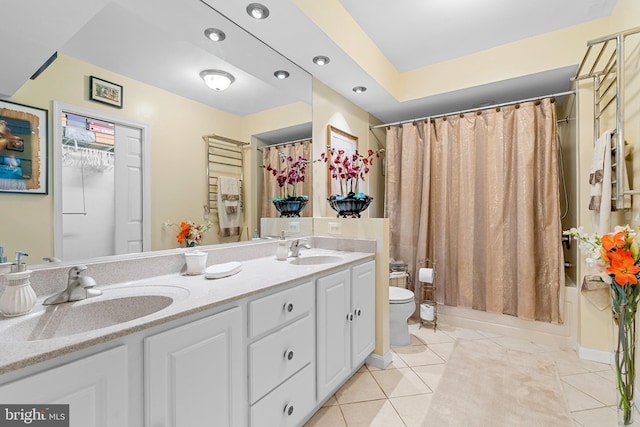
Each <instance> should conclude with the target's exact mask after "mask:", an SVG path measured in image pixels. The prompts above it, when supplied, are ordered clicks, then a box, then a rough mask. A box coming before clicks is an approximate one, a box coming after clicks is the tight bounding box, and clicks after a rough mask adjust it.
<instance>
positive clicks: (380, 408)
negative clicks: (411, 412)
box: [341, 399, 405, 427]
mask: <svg viewBox="0 0 640 427" xmlns="http://www.w3.org/2000/svg"><path fill="white" fill-rule="evenodd" d="M341 409H342V413H343V415H344V419H345V421H346V422H347V426H348V427H405V424H404V423H403V422H402V419H401V418H400V415H398V413H397V412H396V410H395V408H394V407H393V405H391V402H389V400H387V399H382V400H372V401H369V402H359V403H350V404H347V405H342V406H341Z"/></svg>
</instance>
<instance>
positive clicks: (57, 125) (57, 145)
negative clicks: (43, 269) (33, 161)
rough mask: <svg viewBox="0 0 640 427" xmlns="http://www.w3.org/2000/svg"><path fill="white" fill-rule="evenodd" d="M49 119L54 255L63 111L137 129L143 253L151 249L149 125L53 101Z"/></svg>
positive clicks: (57, 251)
mask: <svg viewBox="0 0 640 427" xmlns="http://www.w3.org/2000/svg"><path fill="white" fill-rule="evenodd" d="M52 110H53V115H52V117H51V121H52V129H53V137H52V141H53V144H52V145H53V156H52V163H51V169H52V171H53V186H52V188H53V252H54V256H56V257H60V256H61V255H62V121H61V120H60V118H61V117H62V112H63V111H64V112H67V113H71V114H77V115H79V116H85V117H90V118H93V119H96V120H103V121H106V122H110V123H114V124H116V125H122V126H127V127H130V128H137V129H140V132H141V137H142V250H143V251H144V252H147V251H150V250H151V155H150V153H149V126H148V125H146V124H144V123H139V122H134V121H131V120H127V119H123V118H121V117H117V116H112V115H110V114H106V113H103V112H99V111H95V110H91V109H88V108H84V107H79V106H77V105H73V104H67V103H64V102H60V101H53V109H52Z"/></svg>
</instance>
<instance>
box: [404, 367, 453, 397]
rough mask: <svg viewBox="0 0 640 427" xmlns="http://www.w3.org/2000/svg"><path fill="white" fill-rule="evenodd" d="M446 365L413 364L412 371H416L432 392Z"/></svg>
mask: <svg viewBox="0 0 640 427" xmlns="http://www.w3.org/2000/svg"><path fill="white" fill-rule="evenodd" d="M445 367H446V365H445V364H440V365H425V366H414V367H413V368H411V369H413V372H415V373H416V375H417V376H419V377H420V379H421V380H422V381H423V382H424V383H425V384H426V385H427V386H428V387H429V388H430V389H431V390H433V391H434V392H435V391H436V388H437V387H438V384H439V383H440V378H442V374H443V373H444V369H445Z"/></svg>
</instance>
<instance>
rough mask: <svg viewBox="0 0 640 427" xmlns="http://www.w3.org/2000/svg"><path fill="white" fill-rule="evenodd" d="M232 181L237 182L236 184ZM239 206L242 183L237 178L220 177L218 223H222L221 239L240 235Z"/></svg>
mask: <svg viewBox="0 0 640 427" xmlns="http://www.w3.org/2000/svg"><path fill="white" fill-rule="evenodd" d="M232 181H235V184H234V183H233V182H232ZM234 192H235V194H234ZM234 196H235V197H234ZM234 199H235V200H234ZM234 202H235V204H234ZM239 204H240V182H239V181H238V180H237V179H235V178H228V177H224V176H220V177H218V221H219V223H220V237H229V236H239V235H240V209H238V207H239ZM227 208H230V209H227Z"/></svg>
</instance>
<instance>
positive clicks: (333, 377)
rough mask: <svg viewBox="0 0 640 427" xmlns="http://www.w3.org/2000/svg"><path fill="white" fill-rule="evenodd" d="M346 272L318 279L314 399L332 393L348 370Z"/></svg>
mask: <svg viewBox="0 0 640 427" xmlns="http://www.w3.org/2000/svg"><path fill="white" fill-rule="evenodd" d="M350 279H351V275H350V271H349V270H344V271H340V272H337V273H334V274H330V275H328V276H325V277H321V278H319V279H318V281H317V283H316V289H317V309H316V313H317V319H318V321H317V325H318V326H317V327H318V360H317V365H318V399H320V400H321V399H322V398H324V397H325V396H326V395H327V394H328V393H330V392H332V391H333V390H334V389H335V388H336V387H338V385H340V384H341V383H342V381H343V380H344V379H345V378H346V377H347V375H349V372H350V371H351V344H350V335H351V331H350V329H351V323H352V318H353V312H352V311H351V302H350V298H351V292H350Z"/></svg>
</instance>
